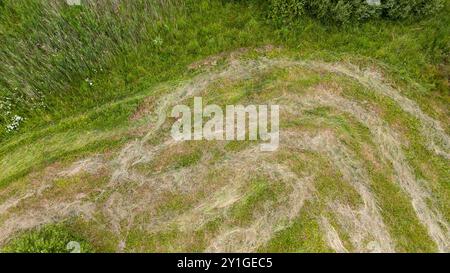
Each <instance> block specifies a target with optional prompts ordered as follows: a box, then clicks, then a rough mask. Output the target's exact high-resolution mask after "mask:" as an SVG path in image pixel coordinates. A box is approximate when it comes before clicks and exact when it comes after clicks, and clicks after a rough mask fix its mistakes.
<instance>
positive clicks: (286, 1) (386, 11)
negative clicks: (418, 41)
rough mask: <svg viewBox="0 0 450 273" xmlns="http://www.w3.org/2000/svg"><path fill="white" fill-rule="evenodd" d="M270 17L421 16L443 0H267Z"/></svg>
mask: <svg viewBox="0 0 450 273" xmlns="http://www.w3.org/2000/svg"><path fill="white" fill-rule="evenodd" d="M270 2H271V17H272V18H273V19H275V20H278V21H284V22H285V21H287V20H292V19H294V18H296V17H299V16H305V15H308V16H311V17H313V18H317V19H319V20H321V21H323V22H331V23H338V24H346V23H351V22H357V21H364V20H367V19H373V18H386V19H393V20H397V19H407V18H415V17H423V16H426V15H429V14H432V13H434V12H436V11H437V10H439V9H440V8H441V7H442V5H443V0H381V1H380V5H370V4H368V0H270Z"/></svg>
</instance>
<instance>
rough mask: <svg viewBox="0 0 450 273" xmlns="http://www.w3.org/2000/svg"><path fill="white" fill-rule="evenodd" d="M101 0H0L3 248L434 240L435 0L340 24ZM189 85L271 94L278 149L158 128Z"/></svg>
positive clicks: (440, 195) (299, 247) (448, 216)
mask: <svg viewBox="0 0 450 273" xmlns="http://www.w3.org/2000/svg"><path fill="white" fill-rule="evenodd" d="M113 2H114V1H107V0H105V1H98V2H97V4H92V3H94V2H92V1H90V2H89V3H90V4H89V5H81V6H80V7H69V6H67V5H64V4H62V3H61V2H58V1H37V0H21V1H12V0H4V1H2V2H0V38H1V39H2V42H1V44H0V58H1V60H2V61H1V62H2V65H1V66H0V106H1V108H0V109H1V113H0V125H1V126H2V128H1V131H0V170H1V172H0V202H1V203H0V244H2V245H3V251H8V252H10V251H12V252H14V251H18V252H23V251H31V252H36V251H37V252H40V251H47V252H52V251H53V252H54V251H57V252H60V251H65V250H66V248H65V247H66V244H67V242H66V241H78V242H80V243H81V245H82V251H87V252H91V251H99V252H104V251H105V252H114V251H129V252H132V251H142V252H155V251H169V252H174V251H194V252H198V251H271V252H272V251H274V252H330V251H331V252H333V251H337V252H341V251H342V252H346V251H350V252H353V251H355V252H368V251H384V252H391V251H398V252H435V251H447V252H448V250H449V242H450V238H449V229H448V226H449V221H450V203H449V200H450V198H449V197H450V183H449V181H450V170H449V168H448V166H449V158H448V155H449V146H448V145H449V142H448V140H449V138H448V134H450V127H449V124H450V120H449V116H450V115H449V111H450V108H449V107H448V106H449V105H450V92H449V83H448V80H449V71H450V70H449V69H450V67H449V66H450V64H449V52H450V27H449V26H450V16H448V15H449V13H450V2H448V1H447V2H446V5H445V7H444V8H443V10H442V11H440V12H439V13H438V14H436V15H433V16H430V17H427V18H423V19H422V20H411V21H389V20H376V21H368V22H364V23H361V24H354V25H352V24H350V25H343V26H335V25H325V24H323V23H320V22H318V21H316V20H314V19H311V18H308V17H304V18H299V19H298V20H296V21H293V22H291V23H289V24H279V23H276V22H273V21H271V20H270V19H269V18H268V4H267V3H266V1H218V0H212V1H181V0H171V1H169V0H139V1H133V4H131V2H130V3H128V4H122V5H120V6H114V5H113ZM203 82H206V83H207V84H206V85H205V86H204V87H201V86H203V85H202V83H203ZM197 86H200V87H198V88H197ZM189 88H191V89H192V90H193V91H192V92H194V93H195V94H196V95H200V96H202V97H203V99H204V100H205V103H206V101H207V102H209V103H215V104H218V105H220V106H225V105H227V104H265V103H277V104H279V105H280V106H281V117H280V118H281V120H280V121H281V132H282V142H281V144H280V149H279V150H278V151H277V152H275V153H273V154H264V153H259V152H255V147H256V148H257V146H258V145H256V144H257V143H253V142H250V141H245V142H238V141H236V142H233V141H232V142H220V141H212V142H206V141H205V142H203V141H202V142H195V141H193V142H185V143H171V142H170V134H169V133H170V126H171V124H170V120H167V121H166V122H164V123H162V124H160V126H159V127H155V124H157V120H158V113H160V112H161V111H162V112H164V111H168V109H165V108H161V107H162V106H161V105H164V103H163V102H168V104H169V105H171V104H172V103H174V102H175V101H171V99H173V98H172V97H171V96H172V95H174V94H175V96H177V95H176V94H183V92H185V91H186V90H191V89H189ZM180 96H181V95H180ZM180 98H181V101H183V102H186V103H187V104H190V103H192V96H191V97H183V96H181V97H180ZM17 117H20V119H18V118H17ZM283 134H285V135H284V136H283ZM314 141H319V143H322V144H323V143H327V145H316V146H315V145H312V144H311V143H315V142H314ZM193 181H195V183H194V182H193ZM30 215H31V216H30Z"/></svg>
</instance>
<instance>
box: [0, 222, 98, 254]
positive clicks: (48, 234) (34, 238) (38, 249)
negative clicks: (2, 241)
mask: <svg viewBox="0 0 450 273" xmlns="http://www.w3.org/2000/svg"><path fill="white" fill-rule="evenodd" d="M70 242H77V243H79V245H80V252H81V253H90V252H94V251H95V249H94V248H93V247H92V245H91V244H90V243H89V242H88V241H86V239H84V238H83V237H82V236H80V235H78V234H76V233H74V232H73V231H72V230H71V229H70V228H69V227H68V225H67V224H50V225H46V226H43V227H39V228H36V229H33V230H29V231H25V232H22V233H21V234H19V235H18V236H17V237H16V238H15V239H13V240H11V241H10V242H8V243H7V244H6V245H5V246H3V248H2V249H1V251H2V252H6V253H11V252H12V253H70V252H72V251H74V249H73V248H71V247H70V246H71V245H70V244H69V243H70Z"/></svg>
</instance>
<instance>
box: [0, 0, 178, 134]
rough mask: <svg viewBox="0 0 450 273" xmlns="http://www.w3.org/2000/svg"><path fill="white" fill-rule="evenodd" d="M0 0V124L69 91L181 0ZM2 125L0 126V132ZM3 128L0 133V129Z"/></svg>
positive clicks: (75, 91)
mask: <svg viewBox="0 0 450 273" xmlns="http://www.w3.org/2000/svg"><path fill="white" fill-rule="evenodd" d="M81 3H82V4H81V5H80V6H70V5H68V4H67V3H66V1H65V0H0V41H1V42H0V127H2V129H1V130H3V133H5V132H6V131H12V130H16V129H17V128H18V127H19V126H20V122H21V121H22V120H23V119H24V118H27V117H29V116H31V115H34V114H39V113H42V112H45V111H46V109H48V108H51V107H54V106H55V105H58V104H61V103H62V102H64V101H67V99H68V97H72V99H73V98H74V97H77V96H80V95H81V96H89V95H90V94H80V92H83V91H82V90H80V89H79V88H74V87H73V86H75V85H76V84H79V83H80V81H87V82H88V83H89V84H90V85H92V84H93V83H92V82H90V77H91V76H92V75H93V74H95V73H98V72H101V71H102V70H103V69H104V67H105V66H107V65H108V63H109V62H110V61H111V60H112V59H113V58H114V56H117V55H118V54H121V53H123V52H127V51H128V50H129V49H132V48H133V47H136V46H138V45H139V44H141V43H143V42H149V43H150V44H153V45H155V46H156V45H157V44H158V43H159V37H158V29H159V28H161V27H163V26H164V25H165V23H167V22H169V21H172V20H174V19H175V18H176V17H177V14H179V13H180V12H181V11H182V10H183V1H182V0H133V1H121V0H82V1H81ZM1 130H0V131H1ZM1 134H2V132H0V135H1Z"/></svg>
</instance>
